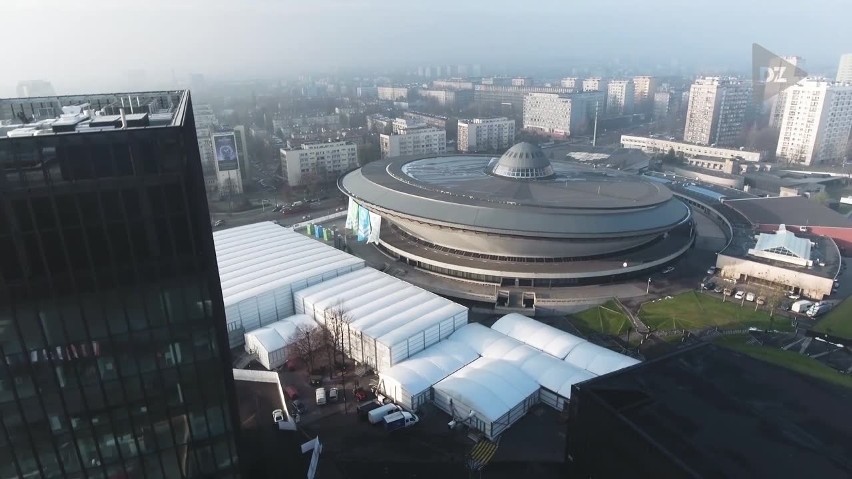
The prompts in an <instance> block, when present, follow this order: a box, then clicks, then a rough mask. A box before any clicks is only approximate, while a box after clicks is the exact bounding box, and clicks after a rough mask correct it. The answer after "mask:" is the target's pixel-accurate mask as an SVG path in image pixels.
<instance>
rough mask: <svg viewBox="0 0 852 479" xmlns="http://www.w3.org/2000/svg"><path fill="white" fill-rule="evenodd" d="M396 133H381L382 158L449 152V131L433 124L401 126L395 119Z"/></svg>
mask: <svg viewBox="0 0 852 479" xmlns="http://www.w3.org/2000/svg"><path fill="white" fill-rule="evenodd" d="M394 127H395V128H394V133H393V134H390V135H385V134H381V135H379V147H380V149H381V152H382V158H395V157H397V156H419V155H440V154H443V153H446V152H447V132H446V131H444V130H439V129H438V128H435V127H431V126H419V125H418V126H414V127H403V128H399V122H397V121H394Z"/></svg>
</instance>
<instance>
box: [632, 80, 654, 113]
mask: <svg viewBox="0 0 852 479" xmlns="http://www.w3.org/2000/svg"><path fill="white" fill-rule="evenodd" d="M656 91H657V79H656V78H654V77H652V76H637V77H633V94H634V96H633V109H634V111H637V112H643V113H647V112H650V111H651V110H652V109H653V106H654V93H655V92H656Z"/></svg>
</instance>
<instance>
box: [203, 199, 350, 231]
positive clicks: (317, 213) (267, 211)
mask: <svg viewBox="0 0 852 479" xmlns="http://www.w3.org/2000/svg"><path fill="white" fill-rule="evenodd" d="M310 206H311V208H310V210H308V211H300V212H298V213H293V214H289V215H283V214H281V213H280V212H275V211H273V207H272V206H267V207H265V208H263V209H261V208H255V209H252V210H247V211H237V212H233V213H212V214H211V215H210V216H211V218H212V220H213V221H214V222H215V221H219V220H222V221H224V222H225V223H224V224H223V225H221V226H219V227H215V228H213V229H214V231H218V230H222V229H227V228H233V227H235V226H244V225H250V224H253V223H259V222H261V221H273V220H276V221H278V222H279V223H281V224H282V225H291V224H293V223H298V222H299V221H302V217H303V216H310V217H311V218H319V217H321V216H326V215H330V214H332V213H334V212H335V211H340V210H342V209H344V208H346V200H345V198H329V199H327V200H323V201H320V202H319V203H314V204H312V205H310Z"/></svg>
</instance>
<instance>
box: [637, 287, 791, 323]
mask: <svg viewBox="0 0 852 479" xmlns="http://www.w3.org/2000/svg"><path fill="white" fill-rule="evenodd" d="M754 307H755V303H751V302H746V303H745V305H744V306H742V307H741V306H740V301H739V300H735V299H733V298H727V299H726V301H725V302H724V303H723V302H722V300H721V296H711V295H709V294H704V293H698V292H695V291H690V292H687V293H683V294H679V295H677V296H675V297H673V298H672V299H663V300H659V301H656V302H652V303H645V304H643V305H642V308H641V309H640V310H639V319H641V320H642V321H643V322H644V323H645V324H646V325H648V327H650V328H651V329H658V330H666V329H704V328H712V327H714V326H718V327H720V328H738V327H743V328H748V327H756V328H769V327H770V321H769V313H768V312H767V311H766V310H763V309H758V310H757V311H755V310H754ZM771 326H772V328H773V329H777V330H788V329H790V323H789V321H787V320H786V319H785V318H779V317H778V316H777V315H776V320H775V321H773V322H772V324H771Z"/></svg>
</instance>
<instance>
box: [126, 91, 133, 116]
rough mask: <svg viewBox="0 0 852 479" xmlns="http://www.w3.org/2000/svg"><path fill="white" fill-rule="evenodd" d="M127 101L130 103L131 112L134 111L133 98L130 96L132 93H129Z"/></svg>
mask: <svg viewBox="0 0 852 479" xmlns="http://www.w3.org/2000/svg"><path fill="white" fill-rule="evenodd" d="M127 103H130V113H131V114H132V113H133V98H130V95H127Z"/></svg>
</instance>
